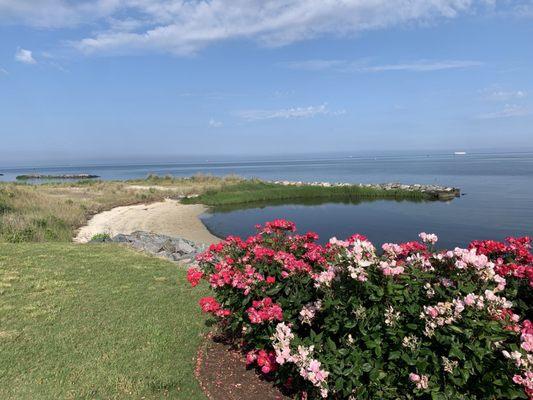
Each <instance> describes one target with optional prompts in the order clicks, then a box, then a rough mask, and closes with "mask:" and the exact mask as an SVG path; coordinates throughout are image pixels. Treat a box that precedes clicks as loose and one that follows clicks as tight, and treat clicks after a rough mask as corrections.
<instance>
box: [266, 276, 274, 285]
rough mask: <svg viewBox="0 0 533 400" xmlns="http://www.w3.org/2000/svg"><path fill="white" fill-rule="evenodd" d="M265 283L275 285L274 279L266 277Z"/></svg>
mask: <svg viewBox="0 0 533 400" xmlns="http://www.w3.org/2000/svg"><path fill="white" fill-rule="evenodd" d="M265 282H266V283H268V284H269V285H272V284H274V283H276V278H275V277H273V276H267V278H266V279H265Z"/></svg>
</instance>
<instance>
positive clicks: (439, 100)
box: [0, 0, 533, 164]
mask: <svg viewBox="0 0 533 400" xmlns="http://www.w3.org/2000/svg"><path fill="white" fill-rule="evenodd" d="M531 71H533V2H532V1H530V0H527V1H505V0H504V1H497V0H480V1H475V0H432V1H427V0H424V1H422V0H411V1H406V0H388V1H376V0H344V1H326V0H321V1H313V0H286V1H279V0H268V1H259V0H247V1H243V0H234V1H231V2H229V1H221V0H213V1H210V2H206V1H186V2H183V1H177V0H129V1H125V0H99V1H91V2H88V1H66V0H63V1H62V0H41V1H39V2H35V1H33V0H0V138H1V146H0V160H2V161H3V162H0V164H9V163H15V162H16V163H32V162H34V163H35V162H40V161H44V160H57V161H69V160H77V159H86V160H99V159H113V158H115V159H118V158H121V159H128V158H130V159H135V158H136V157H143V158H144V159H154V160H155V159H159V158H165V159H179V158H180V156H183V155H192V156H194V155H222V156H223V155H233V154H237V155H239V154H240V155H243V154H245V155H252V156H253V155H259V154H265V155H266V154H273V155H276V154H287V153H309V152H313V153H316V152H354V153H361V152H363V153H364V152H375V151H395V150H402V151H403V150H405V151H441V150H450V149H455V150H462V149H467V150H480V151H483V150H494V149H500V150H505V151H508V150H531V149H533V74H532V72H531Z"/></svg>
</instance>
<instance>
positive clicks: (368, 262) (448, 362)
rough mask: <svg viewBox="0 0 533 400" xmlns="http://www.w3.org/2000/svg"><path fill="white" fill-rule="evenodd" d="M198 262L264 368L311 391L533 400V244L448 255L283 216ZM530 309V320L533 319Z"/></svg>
mask: <svg viewBox="0 0 533 400" xmlns="http://www.w3.org/2000/svg"><path fill="white" fill-rule="evenodd" d="M258 229H259V233H258V234H257V235H255V236H252V237H249V238H248V239H247V240H242V239H240V238H237V237H228V238H227V239H226V240H225V241H223V242H221V243H219V244H215V245H212V246H211V247H210V248H209V249H208V250H207V251H206V252H205V253H203V254H202V255H200V256H199V257H198V263H199V268H198V269H197V268H192V269H190V270H189V273H188V277H189V281H190V282H191V284H192V285H193V286H196V285H197V284H198V283H199V281H200V280H201V279H205V280H207V281H208V282H209V285H210V286H211V288H212V289H213V292H214V296H213V297H207V298H204V299H202V300H201V301H200V306H201V307H202V310H203V311H204V312H207V313H210V314H212V315H213V316H214V317H215V318H217V319H218V320H219V325H220V326H221V327H222V328H223V329H224V330H225V331H226V333H227V334H228V335H229V337H230V338H232V339H233V341H234V343H235V344H237V345H239V346H240V348H241V349H242V351H243V356H244V355H245V357H246V360H247V363H248V364H249V365H250V366H254V367H257V368H258V369H259V370H260V371H261V373H263V374H265V375H267V377H269V378H270V379H272V380H274V381H275V382H276V383H277V384H279V385H280V386H283V387H285V388H286V389H289V390H291V391H293V392H294V393H296V394H297V395H298V396H299V397H300V398H320V397H324V398H326V397H327V398H332V399H415V398H421V399H472V400H473V399H503V398H505V399H513V398H528V396H529V398H533V397H532V396H533V386H532V378H533V374H532V372H531V366H532V363H533V356H532V353H531V352H532V351H533V326H532V324H531V322H530V321H529V319H527V318H531V304H532V302H531V301H530V299H531V297H530V296H531V286H533V279H532V278H533V275H532V269H533V258H532V256H531V253H530V248H531V246H530V240H529V239H528V238H520V239H513V238H510V239H508V241H507V242H506V243H500V244H497V245H496V244H495V243H497V242H473V243H472V244H471V245H470V246H469V248H468V249H459V248H457V249H455V250H453V251H437V250H435V249H434V244H435V242H436V241H437V237H436V236H435V235H431V234H425V233H422V234H420V238H421V241H420V242H419V241H416V242H408V243H402V244H390V243H388V244H384V245H383V246H382V251H380V252H378V251H377V250H376V248H375V247H374V245H373V244H372V243H370V242H369V241H368V240H367V239H366V238H365V237H364V236H362V235H354V236H352V237H350V238H348V239H347V240H345V241H341V240H337V239H335V238H333V239H331V240H330V242H329V243H328V244H327V245H325V246H321V245H318V244H317V243H316V240H317V235H316V234H314V233H307V234H305V235H297V234H294V233H293V232H294V231H295V226H294V224H293V223H291V222H288V221H284V220H277V221H272V222H268V223H266V224H265V226H260V227H258ZM524 317H525V319H524Z"/></svg>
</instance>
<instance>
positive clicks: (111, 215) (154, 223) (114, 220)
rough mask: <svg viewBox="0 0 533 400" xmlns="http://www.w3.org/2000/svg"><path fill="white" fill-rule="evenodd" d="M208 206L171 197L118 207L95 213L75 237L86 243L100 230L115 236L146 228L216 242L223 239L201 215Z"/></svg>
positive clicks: (158, 232)
mask: <svg viewBox="0 0 533 400" xmlns="http://www.w3.org/2000/svg"><path fill="white" fill-rule="evenodd" d="M207 209H208V208H207V207H206V206H204V205H202V204H191V205H189V204H182V203H180V202H179V201H178V200H172V199H165V200H164V201H161V202H156V203H151V204H136V205H130V206H120V207H115V208H112V209H111V210H108V211H103V212H101V213H98V214H95V215H94V216H93V217H92V218H91V219H90V220H89V221H87V224H86V225H84V226H82V227H81V228H80V229H79V230H78V232H77V234H76V236H75V237H74V239H73V240H74V242H76V243H87V242H88V241H90V240H91V238H92V237H93V236H94V235H97V234H99V233H107V234H109V235H110V236H115V235H117V234H119V233H122V234H131V233H133V232H135V231H146V232H152V233H157V234H161V235H167V236H179V237H181V238H184V239H187V240H191V241H193V242H195V243H199V244H211V243H216V242H219V241H220V240H221V239H220V238H219V237H217V236H215V235H213V234H212V233H211V232H210V231H209V230H208V229H207V227H206V226H205V225H204V224H203V222H202V221H201V219H200V218H199V217H200V215H201V214H203V213H204V212H205V211H206V210H207Z"/></svg>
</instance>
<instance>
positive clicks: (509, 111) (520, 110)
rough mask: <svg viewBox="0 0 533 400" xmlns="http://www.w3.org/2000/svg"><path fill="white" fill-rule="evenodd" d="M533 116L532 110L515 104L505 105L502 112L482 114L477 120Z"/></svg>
mask: <svg viewBox="0 0 533 400" xmlns="http://www.w3.org/2000/svg"><path fill="white" fill-rule="evenodd" d="M531 114H533V110H532V109H530V108H528V107H525V106H520V105H517V104H506V105H505V106H504V107H503V109H502V110H500V111H495V112H492V113H487V114H482V115H480V116H478V118H479V119H497V118H512V117H524V116H527V115H531Z"/></svg>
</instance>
